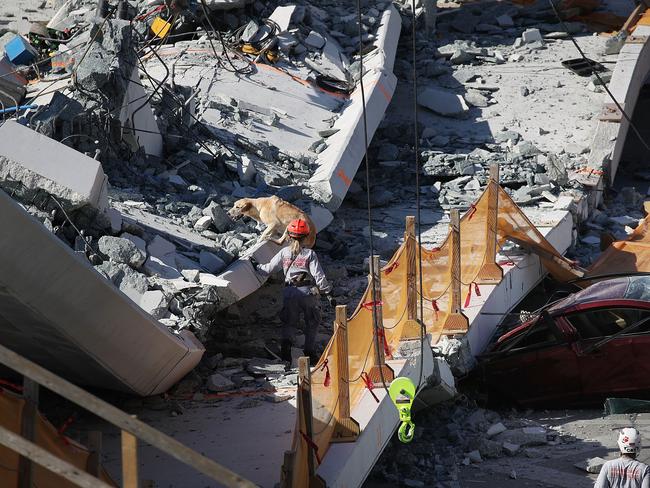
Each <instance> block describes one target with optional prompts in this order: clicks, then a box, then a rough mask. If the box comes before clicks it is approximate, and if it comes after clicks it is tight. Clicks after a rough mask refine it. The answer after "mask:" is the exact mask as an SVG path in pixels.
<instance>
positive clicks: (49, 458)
mask: <svg viewBox="0 0 650 488" xmlns="http://www.w3.org/2000/svg"><path fill="white" fill-rule="evenodd" d="M0 364H3V365H5V366H7V367H9V368H11V369H13V370H14V371H16V372H18V373H20V374H22V375H23V377H24V383H23V395H24V398H25V401H26V402H25V408H24V410H23V421H22V426H21V435H18V434H16V433H14V432H11V431H9V430H7V429H5V428H2V427H0V444H1V445H3V446H5V447H7V448H9V449H11V450H13V451H15V452H17V453H18V454H20V456H21V457H20V460H19V472H18V477H19V488H32V486H33V483H32V469H31V468H32V466H31V463H32V462H33V463H36V464H39V465H41V466H43V467H44V468H46V469H48V470H49V471H52V472H54V473H56V474H58V475H59V476H61V477H63V478H64V479H66V480H68V481H70V482H71V483H73V484H75V485H76V486H80V487H84V488H97V487H109V486H110V485H108V484H106V483H105V482H104V481H102V480H100V479H99V478H98V477H97V476H98V475H99V473H98V471H99V470H98V469H97V464H98V463H99V456H96V457H95V465H96V467H95V469H89V470H88V471H94V472H93V473H92V474H90V473H85V472H82V471H80V469H79V468H77V467H76V466H73V465H72V464H70V463H68V462H67V461H64V460H62V459H60V458H58V457H56V456H54V455H52V454H51V453H49V452H48V451H46V450H45V449H43V448H42V447H40V446H38V445H36V444H34V443H33V442H32V441H33V440H34V421H35V418H36V411H37V408H36V407H37V404H38V387H39V385H40V386H42V387H45V388H47V389H48V390H50V391H52V392H54V393H56V394H58V395H60V396H62V397H63V398H65V399H67V400H69V401H71V402H73V403H76V404H77V405H79V406H80V407H82V408H84V409H86V410H88V411H89V412H91V413H92V414H94V415H96V416H98V417H100V418H102V419H103V420H105V421H107V422H109V423H110V424H112V425H114V426H116V427H118V428H119V429H120V430H121V431H122V447H121V449H122V480H123V481H122V486H123V487H124V488H138V487H139V479H138V462H137V441H138V439H140V440H142V441H144V442H146V443H148V444H150V445H152V446H153V447H156V448H158V449H160V450H161V451H162V452H164V453H165V454H168V455H169V456H171V457H173V458H175V459H177V460H178V461H180V462H182V463H184V464H186V465H187V466H189V467H191V468H193V469H195V470H196V471H199V472H201V473H203V474H204V475H206V476H208V477H209V478H211V479H213V480H214V481H217V482H218V483H219V484H221V485H223V486H228V487H245V488H253V487H255V486H257V485H255V484H254V483H253V482H251V481H249V480H247V479H245V478H243V477H241V476H240V475H238V474H237V473H235V472H233V471H231V470H230V469H228V468H226V467H224V466H222V465H221V464H219V463H217V462H215V461H213V460H212V459H209V458H207V457H205V456H203V455H201V454H199V453H198V452H196V451H194V450H192V449H190V448H189V447H187V446H185V445H184V444H181V443H180V442H178V441H177V440H176V439H173V438H172V437H170V436H168V435H166V434H164V433H162V432H160V431H159V430H156V429H154V428H153V427H151V426H149V425H147V424H145V423H144V422H141V421H140V420H138V419H137V418H135V417H133V416H131V415H129V414H127V413H125V412H123V411H121V410H120V409H118V408H116V407H114V406H113V405H110V404H109V403H107V402H105V401H104V400H101V399H100V398H98V397H96V396H94V395H92V394H90V393H88V392H87V391H85V390H83V389H81V388H79V387H78V386H76V385H73V384H72V383H70V382H68V381H66V380H64V379H63V378H60V377H59V376H57V375H55V374H53V373H51V372H50V371H48V370H46V369H45V368H42V367H41V366H39V365H37V364H36V363H33V362H32V361H29V360H28V359H25V358H24V357H22V356H20V355H18V354H16V353H15V352H13V351H11V350H10V349H7V348H6V347H4V346H2V345H0ZM95 443H96V444H101V441H99V442H97V441H96V442H95Z"/></svg>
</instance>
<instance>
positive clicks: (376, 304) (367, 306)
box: [361, 300, 384, 310]
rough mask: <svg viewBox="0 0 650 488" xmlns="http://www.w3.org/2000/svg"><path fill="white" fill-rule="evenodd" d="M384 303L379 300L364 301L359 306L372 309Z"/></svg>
mask: <svg viewBox="0 0 650 488" xmlns="http://www.w3.org/2000/svg"><path fill="white" fill-rule="evenodd" d="M383 304H384V302H382V301H381V300H377V301H375V302H366V303H362V304H361V306H362V307H363V308H365V309H366V310H372V309H373V308H375V307H380V306H382V305H383Z"/></svg>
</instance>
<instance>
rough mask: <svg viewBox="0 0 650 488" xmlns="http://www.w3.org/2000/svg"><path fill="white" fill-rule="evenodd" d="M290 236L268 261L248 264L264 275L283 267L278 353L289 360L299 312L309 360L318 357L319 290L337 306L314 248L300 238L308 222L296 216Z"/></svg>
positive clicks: (302, 237) (305, 230) (283, 358)
mask: <svg viewBox="0 0 650 488" xmlns="http://www.w3.org/2000/svg"><path fill="white" fill-rule="evenodd" d="M287 233H288V234H289V237H290V243H289V245H288V246H286V247H283V248H282V249H281V250H280V252H278V253H277V254H276V255H275V256H274V257H273V259H271V261H270V262H269V263H268V264H258V263H256V262H255V261H254V260H251V264H253V266H254V267H255V268H256V269H257V270H258V271H260V272H261V273H263V274H265V275H269V274H272V273H275V272H277V271H279V270H280V269H282V271H283V272H284V284H285V287H284V290H283V292H282V297H283V307H282V311H281V312H280V318H281V320H282V323H283V327H282V342H281V345H280V357H281V358H282V360H283V361H288V362H291V345H292V343H293V341H292V339H293V336H294V335H295V333H296V329H297V327H298V323H299V321H300V314H301V313H302V314H303V316H304V320H305V346H304V349H303V350H304V353H305V356H309V358H310V360H311V363H312V364H315V363H316V361H318V356H317V355H316V333H317V332H318V326H319V325H320V321H321V311H320V301H319V296H320V294H321V293H322V294H324V295H325V297H326V298H327V301H328V302H329V303H330V305H332V306H336V302H335V301H334V299H333V297H332V295H331V294H330V293H331V291H332V287H331V285H330V284H329V283H328V282H327V278H326V277H325V273H324V272H323V268H322V267H321V265H320V263H319V262H318V256H317V255H316V253H315V252H314V251H312V250H311V249H309V248H306V247H303V246H302V241H303V239H304V238H305V237H307V236H308V235H309V224H308V223H307V222H306V221H304V220H302V219H296V220H293V221H291V223H289V225H288V226H287Z"/></svg>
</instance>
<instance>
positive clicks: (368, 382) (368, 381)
mask: <svg viewBox="0 0 650 488" xmlns="http://www.w3.org/2000/svg"><path fill="white" fill-rule="evenodd" d="M361 379H362V380H363V382H364V383H365V384H366V388H368V391H369V392H370V394H371V395H372V397H373V398H374V399H375V401H376V402H377V403H379V398H377V395H375V392H374V391H372V390H374V389H375V384H374V383H373V382H372V380H371V379H370V376H368V373H366V372H363V373H361Z"/></svg>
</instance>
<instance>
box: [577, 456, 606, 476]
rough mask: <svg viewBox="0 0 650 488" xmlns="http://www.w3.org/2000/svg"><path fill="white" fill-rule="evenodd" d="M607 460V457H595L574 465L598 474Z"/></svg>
mask: <svg viewBox="0 0 650 488" xmlns="http://www.w3.org/2000/svg"><path fill="white" fill-rule="evenodd" d="M605 462H607V460H606V459H603V458H600V457H594V458H589V459H585V460H584V461H580V462H577V463H575V464H574V466H575V467H576V468H578V469H580V470H582V471H586V472H587V473H592V474H598V473H600V468H602V467H603V464H605Z"/></svg>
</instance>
